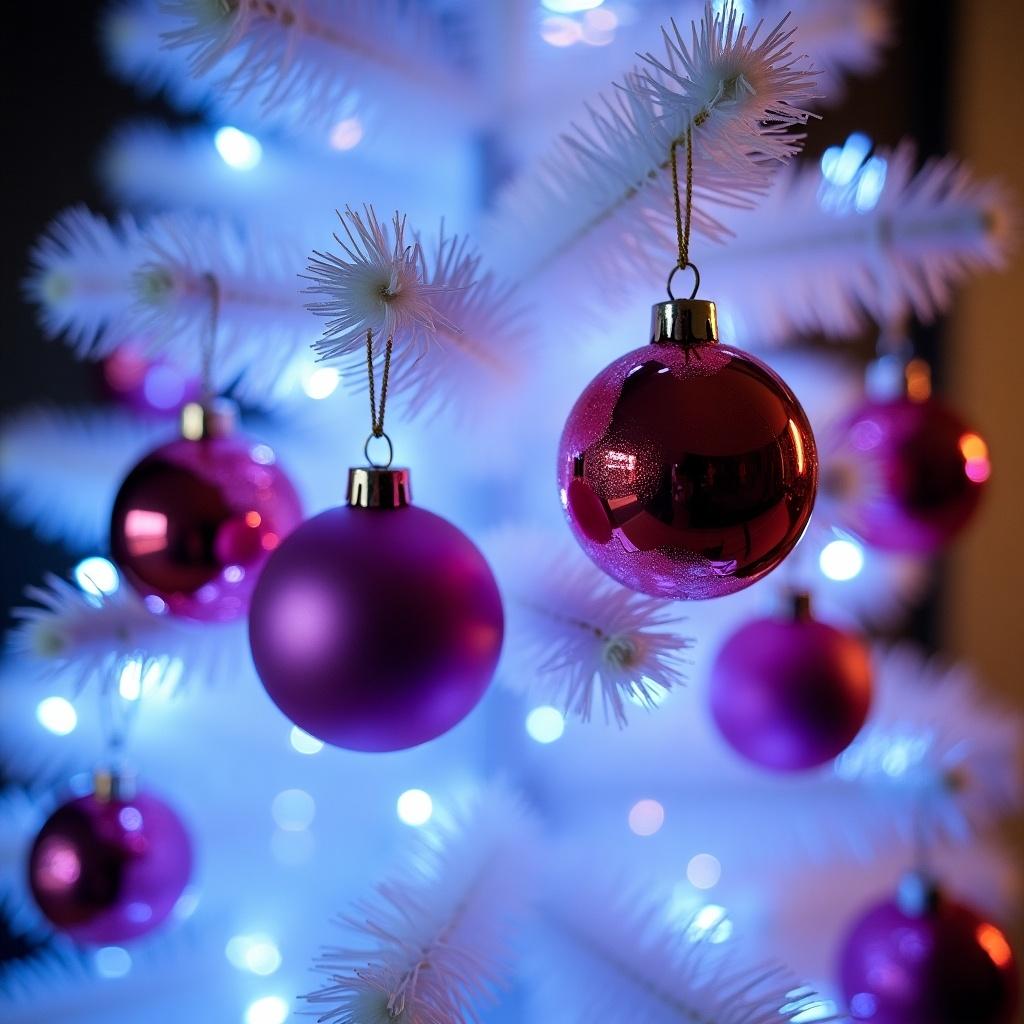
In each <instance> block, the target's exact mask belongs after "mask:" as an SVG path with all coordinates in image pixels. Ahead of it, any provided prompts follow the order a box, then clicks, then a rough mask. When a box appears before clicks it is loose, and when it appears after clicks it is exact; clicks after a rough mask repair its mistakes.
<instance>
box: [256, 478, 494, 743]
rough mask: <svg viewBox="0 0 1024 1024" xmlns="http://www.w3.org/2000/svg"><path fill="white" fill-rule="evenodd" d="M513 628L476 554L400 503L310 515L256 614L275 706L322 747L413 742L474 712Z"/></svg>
mask: <svg viewBox="0 0 1024 1024" xmlns="http://www.w3.org/2000/svg"><path fill="white" fill-rule="evenodd" d="M353 472H354V473H362V474H364V475H374V474H375V475H376V476H378V477H380V476H385V477H387V478H388V479H392V478H398V477H400V476H401V475H403V474H405V471H404V470H391V471H383V470H372V471H362V470H360V471H353ZM401 479H403V480H404V481H405V482H404V483H403V484H402V487H403V488H405V489H407V477H404V476H401ZM403 493H406V492H405V491H403ZM403 502H404V498H403ZM503 629H504V618H503V613H502V606H501V598H500V595H499V592H498V587H497V584H496V583H495V580H494V577H493V575H492V573H491V570H490V568H489V566H488V565H487V562H486V561H485V560H484V558H483V556H482V555H481V554H480V552H479V551H478V550H477V549H476V548H475V547H474V546H473V544H472V542H471V541H470V540H469V539H468V538H467V537H466V536H465V534H463V533H462V532H461V531H459V530H458V529H457V528H456V527H454V526H453V525H452V524H451V523H449V522H447V521H446V520H444V519H442V518H441V517H440V516H436V515H434V514H433V513H431V512H427V511H424V510H423V509H420V508H416V507H413V506H411V505H408V504H404V503H403V504H402V505H401V507H397V508H389V507H352V506H351V505H350V506H348V507H343V508H335V509H331V510H329V511H327V512H324V513H322V514H321V515H318V516H316V517H314V518H313V519H310V520H308V521H307V522H305V523H303V524H302V525H301V526H300V527H299V528H298V529H297V530H295V532H294V533H293V534H292V535H291V536H290V537H289V538H288V540H286V541H285V543H284V544H282V545H281V547H280V548H279V549H278V550H277V551H276V552H275V553H274V555H273V557H272V558H271V559H270V561H269V562H268V563H267V566H266V568H265V569H264V570H263V573H262V575H261V577H260V580H259V583H258V584H257V587H256V591H255V593H254V594H253V599H252V608H251V611H250V614H249V642H250V645H251V647H252V655H253V661H254V662H255V664H256V670H257V672H258V673H259V676H260V679H261V680H262V681H263V685H264V686H265V687H266V690H267V693H268V694H269V695H270V697H271V699H272V700H273V701H274V703H275V704H276V705H277V706H278V707H279V708H280V709H281V710H282V711H283V712H284V714H285V715H286V716H287V717H288V718H289V719H290V720H291V721H292V722H294V723H295V724H296V725H298V726H299V727H300V728H301V729H304V730H305V731H306V732H308V733H310V734H312V735H313V736H316V737H318V738H319V739H321V740H323V741H324V742H326V743H331V744H334V745H335V746H338V747H345V748H347V749H349V750H364V751H386V750H403V749H406V748H408V747H415V746H417V745H418V744H420V743H425V742H427V741H428V740H432V739H434V738H435V737H437V736H440V735H441V734H442V733H445V732H447V731H448V730H449V729H451V728H452V727H453V726H454V725H456V724H457V723H458V722H460V721H461V720H462V719H463V718H465V716H466V715H468V714H469V712H470V711H472V710H473V708H474V707H476V705H477V703H478V701H479V700H480V698H481V697H482V696H483V694H484V691H485V690H486V689H487V686H488V684H489V683H490V681H491V678H492V676H493V675H494V670H495V668H496V666H497V662H498V655H499V653H500V650H501V641H502V634H503Z"/></svg>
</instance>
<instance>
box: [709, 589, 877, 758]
mask: <svg viewBox="0 0 1024 1024" xmlns="http://www.w3.org/2000/svg"><path fill="white" fill-rule="evenodd" d="M871 689H872V671H871V655H870V652H869V650H868V647H867V644H865V643H864V641H863V640H862V639H861V638H860V637H858V636H856V635H855V634H853V633H847V632H845V631H843V630H840V629H836V628H835V627H834V626H830V625H828V624H827V623H825V622H819V621H818V620H817V619H815V618H813V617H812V616H811V613H810V602H809V600H808V598H807V595H805V594H797V595H796V596H795V598H794V602H793V613H792V614H791V615H788V616H779V617H776V618H766V619H756V620H754V621H753V622H748V623H747V624H746V625H745V626H743V627H742V628H740V629H739V630H738V631H737V632H736V633H734V634H733V635H732V636H731V637H730V638H729V639H728V640H726V642H725V644H724V645H723V646H722V649H721V650H720V651H719V652H718V656H717V658H716V659H715V663H714V665H713V667H712V669H711V685H710V696H711V713H712V716H713V718H714V720H715V723H716V725H717V726H718V728H719V731H720V732H721V734H722V735H723V736H724V737H725V739H726V741H727V742H728V743H729V745H730V746H731V747H732V748H733V749H734V750H735V751H736V752H737V753H738V754H740V755H741V756H743V757H744V758H746V759H747V760H748V761H752V762H753V763H754V764H757V765H760V766H761V767H763V768H768V769H771V770H773V771H804V770H806V769H809V768H814V767H817V766H818V765H821V764H825V763H826V762H827V761H831V760H832V759H833V758H834V757H836V756H837V755H838V754H840V753H841V752H842V751H843V750H845V749H846V748H847V747H848V746H849V745H850V743H851V742H852V741H853V739H854V737H855V736H856V735H857V733H858V732H859V731H860V729H861V727H862V726H863V725H864V722H865V720H866V719H867V715H868V711H869V709H870V706H871Z"/></svg>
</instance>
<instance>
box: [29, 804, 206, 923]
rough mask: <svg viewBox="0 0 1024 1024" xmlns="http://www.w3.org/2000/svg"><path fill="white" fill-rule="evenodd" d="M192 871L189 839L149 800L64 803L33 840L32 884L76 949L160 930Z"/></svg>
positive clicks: (173, 818)
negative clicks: (86, 944) (79, 945)
mask: <svg viewBox="0 0 1024 1024" xmlns="http://www.w3.org/2000/svg"><path fill="white" fill-rule="evenodd" d="M191 871H192V850H191V845H190V843H189V838H188V833H187V832H186V831H185V828H184V826H183V825H182V823H181V821H180V820H179V819H178V817H177V815H176V814H175V813H174V811H172V810H171V808H170V807H168V806H167V804H165V803H164V802H163V801H162V800H158V799H157V798H156V797H155V796H152V795H151V794H148V793H136V794H135V795H133V796H132V797H131V798H130V799H128V798H124V799H120V798H119V799H109V800H104V799H101V798H100V797H98V796H95V795H89V796H84V797H81V798H79V799H77V800H72V801H70V802H69V803H66V804H62V805H61V806H60V807H58V808H57V810H56V811H54V813H53V814H52V815H51V816H50V817H49V819H48V820H47V822H46V824H45V825H43V827H42V830H41V831H40V833H39V835H38V836H37V837H36V840H35V843H34V844H33V846H32V852H31V854H30V856H29V867H28V873H29V885H30V887H31V889H32V895H33V896H34V897H35V900H36V903H38V904H39V909H40V910H42V912H43V914H44V915H45V916H46V918H47V919H48V920H49V921H50V922H51V924H53V926H54V927H55V928H58V929H59V930H60V931H62V932H65V933H66V934H68V935H70V936H71V937H72V938H73V939H75V940H76V941H77V942H87V943H106V942H125V941H127V940H129V939H135V938H138V937H139V936H140V935H145V934H146V933H147V932H150V931H152V930H153V929H154V928H156V927H158V926H159V925H160V923H161V922H162V921H163V920H164V919H165V918H166V917H167V915H168V914H170V912H171V911H172V910H173V909H174V904H175V903H176V902H177V901H178V898H179V897H180V896H181V894H182V892H183V890H184V888H185V886H186V884H187V883H188V880H189V876H190V874H191Z"/></svg>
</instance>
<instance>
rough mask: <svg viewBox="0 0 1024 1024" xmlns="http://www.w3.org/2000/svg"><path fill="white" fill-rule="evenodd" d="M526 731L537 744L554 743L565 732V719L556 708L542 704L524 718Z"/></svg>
mask: <svg viewBox="0 0 1024 1024" xmlns="http://www.w3.org/2000/svg"><path fill="white" fill-rule="evenodd" d="M526 731H527V732H528V733H529V735H530V739H532V740H536V741H537V742H538V743H554V742H555V740H557V739H560V738H561V736H562V733H564V732H565V717H564V716H563V715H562V712H561V711H559V710H558V708H553V707H551V705H550V704H543V705H541V706H540V707H539V708H534V709H533V710H532V711H531V712H530V713H529V714H528V715H527V716H526Z"/></svg>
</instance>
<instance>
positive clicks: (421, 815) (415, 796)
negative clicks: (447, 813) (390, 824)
mask: <svg viewBox="0 0 1024 1024" xmlns="http://www.w3.org/2000/svg"><path fill="white" fill-rule="evenodd" d="M395 810H396V811H397V812H398V819H399V821H401V822H403V823H404V824H406V825H412V826H413V827H419V826H420V825H426V823H427V822H428V821H430V819H431V817H432V816H433V813H434V801H433V800H432V799H431V797H430V794H429V793H428V792H426V791H425V790H422V789H407V790H406V791H405V792H404V793H402V794H401V796H399V798H398V800H397V801H396V803H395Z"/></svg>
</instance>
